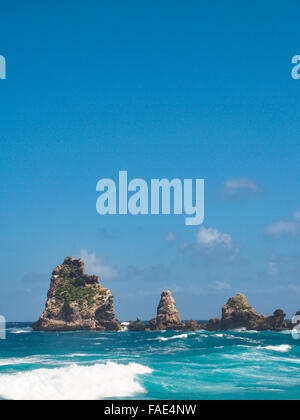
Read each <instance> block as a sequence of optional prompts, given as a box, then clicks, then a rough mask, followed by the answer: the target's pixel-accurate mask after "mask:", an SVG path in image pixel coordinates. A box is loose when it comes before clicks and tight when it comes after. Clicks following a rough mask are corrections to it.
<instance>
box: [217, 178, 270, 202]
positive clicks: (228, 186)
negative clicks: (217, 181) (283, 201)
mask: <svg viewBox="0 0 300 420" xmlns="http://www.w3.org/2000/svg"><path fill="white" fill-rule="evenodd" d="M260 192H262V187H261V186H260V185H258V184H257V182H256V181H254V180H253V179H251V178H239V179H234V178H233V179H229V180H227V181H226V182H225V183H224V185H223V197H224V198H226V199H243V198H244V199H245V198H253V197H254V196H256V195H257V194H259V193H260Z"/></svg>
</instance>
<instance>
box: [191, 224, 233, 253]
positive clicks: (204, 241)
mask: <svg viewBox="0 0 300 420" xmlns="http://www.w3.org/2000/svg"><path fill="white" fill-rule="evenodd" d="M197 244H198V245H199V246H200V247H204V248H215V247H219V246H221V247H225V248H231V247H232V245H233V241H232V237H231V236H230V235H228V234H227V233H221V232H219V231H218V230H217V229H212V228H208V229H206V228H205V227H204V226H202V227H201V228H200V230H199V232H198V235H197Z"/></svg>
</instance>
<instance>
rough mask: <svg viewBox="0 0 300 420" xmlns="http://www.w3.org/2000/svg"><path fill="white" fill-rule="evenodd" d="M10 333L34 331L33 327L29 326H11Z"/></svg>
mask: <svg viewBox="0 0 300 420" xmlns="http://www.w3.org/2000/svg"><path fill="white" fill-rule="evenodd" d="M7 331H8V332H9V333H10V334H28V333H31V332H32V331H33V329H32V328H30V327H27V328H9V329H8V330H7Z"/></svg>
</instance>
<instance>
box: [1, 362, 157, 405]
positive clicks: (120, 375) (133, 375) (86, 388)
mask: <svg viewBox="0 0 300 420" xmlns="http://www.w3.org/2000/svg"><path fill="white" fill-rule="evenodd" d="M151 372H152V370H151V369H150V368H149V367H147V366H142V365H140V364H137V363H130V364H128V365H120V364H116V363H111V362H109V363H107V364H98V365H94V366H78V365H76V364H73V365H71V366H69V367H64V368H56V369H38V370H32V371H30V372H19V373H16V374H3V375H0V396H1V398H4V399H8V400H23V401H24V400H100V399H105V398H125V397H132V396H135V395H137V394H143V393H145V392H146V391H145V389H144V388H143V386H142V385H141V384H140V383H139V382H138V380H137V379H138V377H139V376H140V375H146V374H150V373H151Z"/></svg>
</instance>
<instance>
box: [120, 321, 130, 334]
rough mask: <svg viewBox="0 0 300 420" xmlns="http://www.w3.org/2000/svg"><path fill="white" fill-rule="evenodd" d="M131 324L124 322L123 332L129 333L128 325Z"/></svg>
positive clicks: (122, 324) (122, 325)
mask: <svg viewBox="0 0 300 420" xmlns="http://www.w3.org/2000/svg"><path fill="white" fill-rule="evenodd" d="M129 324H130V322H122V323H121V327H122V332H127V331H128V325H129Z"/></svg>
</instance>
